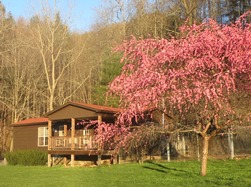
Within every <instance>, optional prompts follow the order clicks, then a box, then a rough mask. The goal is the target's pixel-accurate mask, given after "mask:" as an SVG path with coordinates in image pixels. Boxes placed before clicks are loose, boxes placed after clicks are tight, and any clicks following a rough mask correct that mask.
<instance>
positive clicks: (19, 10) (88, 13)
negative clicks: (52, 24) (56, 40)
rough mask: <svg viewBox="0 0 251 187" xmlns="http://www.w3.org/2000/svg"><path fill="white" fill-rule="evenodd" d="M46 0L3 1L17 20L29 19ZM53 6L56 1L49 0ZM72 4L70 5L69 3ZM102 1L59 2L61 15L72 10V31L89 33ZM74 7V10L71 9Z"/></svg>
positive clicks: (61, 0)
mask: <svg viewBox="0 0 251 187" xmlns="http://www.w3.org/2000/svg"><path fill="white" fill-rule="evenodd" d="M41 1H46V0H1V2H2V4H3V5H4V6H5V9H6V11H7V12H11V13H12V15H13V16H14V18H15V19H17V18H19V17H24V18H26V19H29V18H30V17H31V16H32V15H34V12H36V9H37V8H38V7H39V6H38V5H39V4H40V3H39V2H41ZM48 1H49V3H50V4H52V5H53V2H54V1H55V0H48ZM69 2H70V3H69ZM101 3H102V0H57V4H58V7H59V9H60V12H61V14H65V15H66V14H67V15H69V11H70V10H71V13H70V16H71V22H70V24H69V25H70V27H71V30H74V31H80V32H81V31H88V30H89V29H90V27H91V25H92V23H94V22H95V9H97V8H98V7H100V6H101ZM69 7H72V8H69Z"/></svg>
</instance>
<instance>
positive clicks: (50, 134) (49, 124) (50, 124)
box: [48, 120, 52, 150]
mask: <svg viewBox="0 0 251 187" xmlns="http://www.w3.org/2000/svg"><path fill="white" fill-rule="evenodd" d="M51 136H52V122H51V120H49V121H48V150H51Z"/></svg>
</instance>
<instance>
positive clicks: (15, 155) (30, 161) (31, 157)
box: [5, 150, 47, 166]
mask: <svg viewBox="0 0 251 187" xmlns="http://www.w3.org/2000/svg"><path fill="white" fill-rule="evenodd" d="M5 158H6V160H7V162H8V164H9V165H22V166H38V165H45V164H46V162H47V153H45V152H42V151H38V150H24V151H14V152H8V153H6V154H5Z"/></svg>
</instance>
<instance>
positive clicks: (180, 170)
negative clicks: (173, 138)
mask: <svg viewBox="0 0 251 187" xmlns="http://www.w3.org/2000/svg"><path fill="white" fill-rule="evenodd" d="M209 163H210V165H209V168H208V175H207V176H206V177H201V176H200V175H198V172H199V171H198V166H199V163H198V162H197V161H186V162H176V161H175V162H164V161H163V162H154V161H152V162H151V161H149V162H144V163H142V164H134V163H128V164H120V165H111V166H101V167H75V168H71V167H67V168H64V167H62V166H59V167H52V168H48V167H41V166H36V167H23V166H15V167H14V166H0V173H1V180H0V186H6V187H7V186H17V187H19V186H20V187H21V186H83V185H84V186H86V187H88V186H90V187H92V186H109V187H110V186H121V187H124V186H144V187H146V186H149V187H152V186H181V187H182V186H184V187H185V186H186V187H189V186H191V187H194V186H195V187H196V186H198V187H200V186H208V187H211V186H212V187H213V186H236V187H237V186H243V187H245V186H250V185H251V179H250V164H251V160H250V159H243V160H218V161H215V160H209ZM66 176H67V177H66Z"/></svg>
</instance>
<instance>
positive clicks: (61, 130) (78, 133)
mask: <svg viewBox="0 0 251 187" xmlns="http://www.w3.org/2000/svg"><path fill="white" fill-rule="evenodd" d="M118 112H120V109H118V108H112V107H106V106H99V105H92V104H85V103H77V102H70V103H67V104H65V105H63V106H60V107H58V108H56V109H55V110H53V111H50V112H48V113H47V114H45V116H44V117H45V118H35V119H27V120H24V121H20V122H18V123H15V124H13V127H14V128H13V132H14V134H13V137H14V139H13V140H14V141H13V150H14V151H15V150H20V149H39V150H44V151H45V150H46V151H47V152H48V166H51V165H53V160H54V159H55V158H62V159H63V162H64V164H65V165H66V164H67V163H68V162H70V163H71V166H74V164H75V160H91V161H95V162H96V163H97V164H100V163H101V159H102V157H103V158H107V157H111V158H113V157H114V152H113V150H101V149H100V148H99V145H98V143H97V142H95V138H94V136H95V134H94V129H93V128H90V127H89V128H86V126H85V125H79V124H80V122H82V121H83V120H98V122H102V121H104V122H107V123H114V122H115V118H116V116H115V115H116V114H117V113H118Z"/></svg>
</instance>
